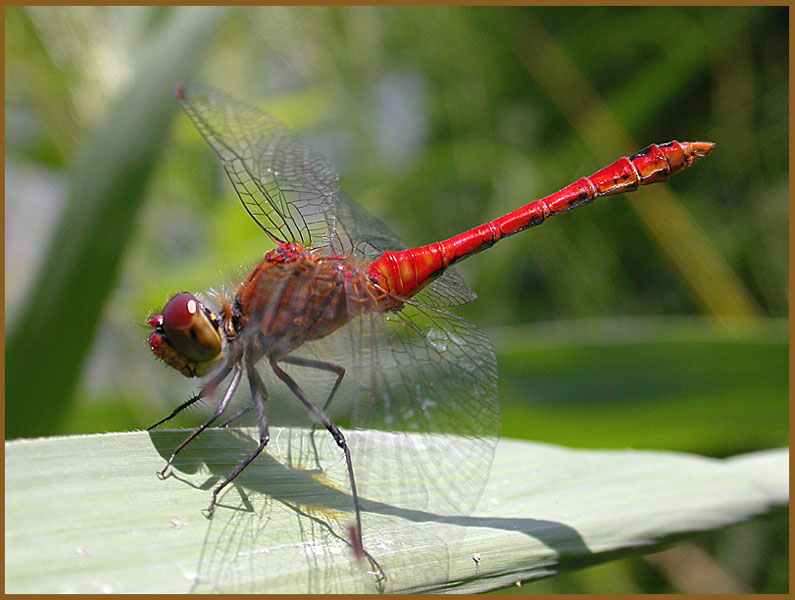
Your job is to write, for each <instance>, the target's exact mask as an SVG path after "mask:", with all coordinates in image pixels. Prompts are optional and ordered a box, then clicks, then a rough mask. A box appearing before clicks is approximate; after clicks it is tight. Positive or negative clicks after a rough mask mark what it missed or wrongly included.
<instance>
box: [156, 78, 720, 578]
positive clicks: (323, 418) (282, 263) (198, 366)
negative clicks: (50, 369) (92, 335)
mask: <svg viewBox="0 0 795 600" xmlns="http://www.w3.org/2000/svg"><path fill="white" fill-rule="evenodd" d="M174 95H175V97H176V100H177V102H178V103H179V105H180V106H181V107H182V109H183V110H184V111H185V113H186V114H187V116H188V117H189V119H190V120H191V121H192V122H193V124H194V125H195V126H196V128H197V129H198V130H199V132H200V133H201V135H202V136H203V137H204V138H205V139H206V141H207V142H208V143H209V144H210V146H212V148H213V149H214V150H215V152H216V153H217V154H218V156H219V157H220V159H221V163H222V165H223V168H224V170H225V171H226V174H227V175H228V177H229V179H230V181H231V183H232V186H233V187H234V189H235V191H236V192H237V195H238V196H239V197H240V200H241V202H242V205H243V208H244V209H245V210H246V211H247V212H248V214H249V215H250V216H251V218H252V219H253V220H254V221H255V222H256V224H257V225H258V226H259V227H260V228H261V229H262V231H263V232H264V234H265V236H266V237H267V238H269V240H270V242H271V243H272V244H274V245H275V248H273V249H271V250H269V251H267V252H266V253H265V254H264V258H262V259H261V260H260V261H259V262H258V263H257V264H256V265H255V266H254V267H253V269H252V270H251V272H250V273H249V274H248V275H247V276H246V277H245V279H244V280H243V282H242V283H241V284H240V285H239V287H238V288H237V290H236V292H235V293H234V295H225V294H220V293H215V294H213V295H212V297H211V299H210V300H202V299H200V298H199V297H197V296H196V295H194V294H192V293H189V292H180V293H178V294H176V295H174V296H173V297H172V298H171V299H170V300H168V302H167V303H166V304H165V306H164V307H163V309H162V311H158V314H155V315H154V316H151V317H150V318H149V325H150V326H151V328H152V329H153V330H152V331H151V332H150V334H149V339H148V341H149V347H150V350H151V351H152V352H153V353H154V355H155V356H156V357H158V358H159V359H161V360H162V361H163V362H164V363H165V364H166V365H168V366H170V367H172V368H174V369H176V370H177V371H179V372H180V373H181V374H182V375H184V376H185V377H189V378H191V377H208V378H209V379H207V381H206V382H205V383H204V384H203V386H202V387H201V388H200V390H199V391H198V393H196V394H194V395H193V396H191V397H190V398H189V399H188V400H187V401H185V402H184V403H182V404H181V405H180V406H178V407H177V408H176V409H174V410H173V411H172V412H171V413H170V414H169V415H168V416H167V417H165V418H164V419H161V420H160V421H158V422H157V423H155V424H154V425H152V426H151V427H150V428H149V429H150V430H151V429H154V428H155V427H158V426H159V425H161V424H163V423H165V422H167V421H169V420H170V419H172V418H173V417H175V416H176V415H177V414H179V413H180V412H182V411H183V410H185V409H186V408H188V407H189V406H191V405H192V404H194V403H196V402H199V401H200V400H202V399H211V400H214V401H217V404H216V407H215V409H214V411H213V414H212V416H211V417H210V418H209V419H207V420H206V422H204V423H203V424H202V425H201V426H200V427H198V428H197V429H195V430H194V431H193V432H192V433H191V434H190V435H189V436H187V438H186V439H185V440H184V441H183V442H182V443H180V444H179V445H178V446H177V447H176V449H175V450H174V451H173V453H172V455H171V457H170V458H169V460H168V461H167V463H166V466H165V467H164V468H163V470H162V471H160V476H161V477H164V476H165V475H166V473H167V472H168V469H169V468H170V467H171V466H172V464H173V462H174V459H175V458H176V456H177V455H178V454H179V453H180V451H182V450H183V449H184V448H185V447H186V446H187V445H188V444H189V443H190V442H191V441H193V440H194V439H195V438H196V437H197V436H198V435H200V434H201V433H202V432H203V431H205V430H206V429H207V428H208V427H211V426H213V425H215V424H218V423H219V421H220V425H219V426H227V425H229V424H231V423H233V422H235V421H237V420H238V419H241V418H242V417H243V416H244V415H247V414H249V413H251V412H252V411H253V413H254V415H255V417H256V423H257V431H258V434H259V435H258V440H257V445H256V448H254V449H253V450H252V451H251V452H250V454H249V455H248V456H246V457H245V459H244V460H242V462H241V463H240V464H239V465H238V466H237V467H236V468H234V469H233V470H232V471H231V473H229V475H228V476H227V477H226V478H225V479H224V480H223V481H222V482H221V483H220V485H218V486H217V487H216V488H215V489H214V490H213V492H212V500H211V502H210V505H209V508H208V512H209V513H212V511H213V509H214V508H215V506H216V505H217V503H218V497H219V494H220V493H221V492H222V491H223V490H224V489H225V488H226V487H227V486H228V485H229V484H230V483H231V482H232V481H234V479H235V478H236V477H237V476H238V475H239V474H240V473H241V472H242V471H243V470H244V469H245V468H246V467H247V466H248V465H250V464H251V462H252V461H254V460H255V459H256V458H257V456H258V455H259V454H260V453H261V452H262V451H263V450H264V449H265V447H266V446H267V445H268V442H269V441H270V429H269V425H271V424H272V421H273V419H274V418H278V417H279V414H280V413H281V411H282V410H285V411H286V410H287V409H286V408H284V409H279V410H276V409H275V406H272V405H271V400H272V398H271V396H272V394H273V393H274V392H275V390H276V388H279V387H280V389H281V391H280V393H282V394H286V397H288V398H290V399H291V400H292V402H293V405H294V406H302V407H303V409H302V410H303V411H305V415H306V423H307V425H308V426H309V427H311V432H312V434H314V433H315V431H316V430H320V429H321V428H322V429H325V430H326V431H327V432H328V434H330V437H329V436H325V435H324V437H325V439H326V440H327V442H326V443H327V444H328V447H327V448H325V449H321V451H319V452H318V451H317V448H316V449H315V450H316V456H322V455H324V454H325V453H327V452H334V453H336V455H337V459H336V461H337V462H335V463H334V465H336V471H334V468H332V467H333V465H332V463H329V468H328V470H327V471H324V475H326V476H328V478H329V480H331V481H335V483H336V485H338V486H340V487H343V488H344V489H346V490H348V493H349V495H350V498H351V505H352V511H353V524H352V525H350V527H349V528H348V533H347V535H346V536H344V539H346V541H347V543H348V545H349V546H350V547H351V549H352V550H353V552H354V554H355V557H356V559H357V561H358V560H360V559H361V557H362V556H364V557H366V558H367V559H368V560H369V561H370V563H371V564H372V565H373V567H374V568H375V571H374V572H373V573H374V574H377V576H378V578H379V579H385V578H386V575H385V573H384V571H383V569H382V568H381V566H380V565H379V564H378V562H377V561H376V560H375V559H374V557H373V556H372V555H371V554H370V552H369V551H368V550H367V548H366V547H365V544H364V543H363V536H362V510H361V500H360V498H363V497H365V498H369V497H373V496H375V497H378V498H379V500H383V499H388V500H389V501H391V502H393V503H394V504H395V505H397V506H406V507H409V508H415V509H416V508H428V507H444V508H445V509H447V510H453V511H456V512H457V513H459V514H460V513H462V512H463V513H468V512H469V511H471V510H472V509H473V508H474V504H475V503H476V502H477V500H478V498H479V496H480V494H481V492H482V490H483V488H484V487H485V483H486V480H487V478H488V473H489V470H490V466H491V461H492V458H493V455H494V448H495V445H496V443H497V439H498V437H499V431H500V424H501V421H500V411H499V406H498V403H497V364H496V358H495V354H494V350H493V347H492V345H491V343H490V342H489V339H488V337H487V336H486V335H485V334H484V333H483V331H481V330H480V329H479V328H478V327H476V326H474V325H472V324H470V323H468V322H467V321H465V320H463V319H461V318H460V317H458V316H456V315H455V314H454V313H452V312H450V309H451V308H452V307H455V306H458V305H461V304H464V303H466V302H469V301H471V300H474V299H475V297H476V295H475V294H474V292H472V291H471V290H470V289H469V288H468V287H467V286H466V284H465V283H464V281H463V280H462V278H461V277H460V276H459V275H458V274H457V273H456V272H455V271H454V270H453V269H452V268H451V267H452V266H453V265H454V264H456V263H458V262H459V261H461V260H463V259H465V258H468V257H470V256H472V255H474V254H477V253H479V252H481V251H483V250H485V249H487V248H489V247H491V246H493V245H494V244H495V243H497V242H498V241H499V240H501V239H502V238H505V237H508V236H510V235H513V234H515V233H518V232H520V231H524V230H525V229H529V228H530V227H534V226H536V225H540V224H541V223H543V222H544V221H546V220H547V219H548V218H550V217H551V216H553V215H557V214H559V213H563V212H566V211H569V210H572V209H574V208H577V207H580V206H584V205H587V204H590V203H591V202H593V201H594V200H596V199H597V198H600V197H602V196H608V195H613V194H619V193H624V192H630V191H634V190H636V189H637V188H638V187H639V186H641V185H646V184H651V183H656V182H662V181H666V180H667V179H668V178H669V176H671V175H673V174H675V173H678V172H679V171H681V170H682V169H684V168H685V167H688V166H690V165H692V164H693V163H694V162H695V161H696V160H698V159H700V158H702V157H704V156H706V155H707V154H709V153H710V151H711V150H712V148H713V146H714V144H713V143H711V142H678V141H671V142H668V143H664V144H652V145H650V146H648V147H647V148H645V149H644V150H642V151H640V152H638V153H637V154H635V155H633V156H630V157H624V158H621V159H619V160H617V161H616V162H614V163H613V164H611V165H609V166H607V167H604V168H603V169H601V170H599V171H597V172H596V173H594V174H593V175H591V176H589V177H583V178H581V179H579V180H578V181H575V182H574V183H572V184H570V185H568V186H566V187H564V188H563V189H561V190H559V191H558V192H555V193H554V194H551V195H549V196H547V197H545V198H542V199H540V200H536V201H534V202H530V203H529V204H527V205H525V206H522V207H521V208H518V209H517V210H515V211H513V212H511V213H509V214H507V215H505V216H502V217H500V218H497V219H495V220H493V221H490V222H488V223H485V224H483V225H480V226H478V227H475V228H473V229H470V230H469V231H466V232H464V233H461V234H459V235H455V236H453V237H451V238H449V239H447V240H444V241H440V242H435V243H432V244H429V245H425V246H420V247H409V246H407V245H406V244H404V243H403V242H402V241H401V240H400V239H399V238H398V237H397V236H395V235H394V234H393V233H391V232H390V230H389V229H388V228H387V227H385V226H384V225H383V224H382V223H381V222H380V221H378V220H377V219H374V218H372V217H370V216H369V215H367V214H366V213H365V212H364V211H363V210H362V209H361V208H359V207H358V205H356V204H355V203H354V202H352V201H351V200H349V199H348V198H347V197H345V196H344V195H343V194H342V193H341V191H340V186H339V178H338V175H337V172H336V171H335V169H334V167H333V166H332V165H331V163H330V162H329V161H328V160H327V159H326V158H325V157H324V156H323V155H321V154H320V153H318V152H316V151H315V150H314V149H312V148H311V147H310V145H309V144H307V143H305V142H304V141H302V140H301V139H299V138H298V137H297V136H296V135H294V134H293V133H292V132H290V131H289V130H288V129H287V128H285V127H283V126H282V125H280V124H279V123H278V122H277V121H276V120H275V119H274V118H273V117H271V116H270V115H268V114H267V113H265V112H264V111H262V110H260V109H259V108H257V107H255V106H253V105H251V104H248V103H246V102H243V101H241V100H237V99H235V98H233V97H231V96H229V95H227V94H226V93H224V92H221V91H219V90H216V89H213V88H211V87H208V86H206V85H203V84H198V83H185V84H182V85H179V86H177V87H176V88H175V91H174ZM213 304H215V306H213ZM266 375H267V377H266ZM244 378H245V379H246V381H247V386H248V391H249V392H250V394H249V396H250V397H249V398H247V400H246V401H245V402H244V404H245V406H244V407H243V409H242V410H240V411H238V412H237V413H235V414H233V415H232V416H231V417H229V418H226V420H223V416H224V414H225V413H226V411H227V409H228V407H229V406H230V403H231V401H232V398H233V397H234V396H235V394H236V393H237V392H238V389H239V388H241V385H242V384H243V381H244ZM266 378H268V379H270V380H271V383H270V384H266V383H265V379H266ZM322 382H325V383H322ZM324 386H325V387H324ZM243 387H244V388H245V385H243ZM335 414H342V415H343V416H342V418H343V419H344V420H345V422H346V423H348V424H349V425H348V426H347V427H346V428H343V427H341V426H338V424H337V423H339V422H341V421H340V420H339V419H338V418H336V417H335ZM343 429H345V431H343ZM313 439H314V438H313ZM328 440H331V441H328ZM332 442H333V443H332ZM340 457H341V458H340ZM318 460H320V459H318ZM340 463H341V464H340ZM333 473H337V476H336V479H334V477H335V476H334V475H333ZM385 482H386V483H385ZM384 497H385V498H384Z"/></svg>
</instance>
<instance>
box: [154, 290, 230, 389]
mask: <svg viewBox="0 0 795 600" xmlns="http://www.w3.org/2000/svg"><path fill="white" fill-rule="evenodd" d="M149 325H150V326H151V327H154V331H153V332H152V333H151V334H149V348H150V350H151V351H152V353H153V354H154V355H155V356H157V357H158V358H159V359H161V360H162V361H163V362H164V363H166V364H167V365H168V366H169V367H172V368H174V369H176V370H177V371H179V372H180V373H182V374H183V375H184V376H185V377H202V376H204V375H206V374H207V373H208V372H209V371H210V370H211V369H212V368H213V367H214V366H215V364H216V363H217V362H218V361H219V360H221V358H222V357H223V352H222V350H223V336H222V334H221V325H220V322H219V320H218V317H216V315H215V314H214V313H213V312H212V311H211V310H210V309H209V308H207V307H206V306H205V305H204V304H202V302H201V301H199V299H198V298H196V297H195V296H194V295H193V294H190V293H188V292H181V293H179V294H177V295H175V296H174V297H173V298H171V300H169V301H168V302H166V305H165V306H164V307H163V311H162V314H159V315H155V316H153V317H151V318H150V319H149Z"/></svg>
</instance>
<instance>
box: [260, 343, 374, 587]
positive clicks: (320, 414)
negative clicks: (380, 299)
mask: <svg viewBox="0 0 795 600" xmlns="http://www.w3.org/2000/svg"><path fill="white" fill-rule="evenodd" d="M278 360H281V361H282V362H288V363H291V364H294V365H299V364H302V366H310V365H309V364H308V363H317V362H319V361H310V360H308V359H300V358H299V359H296V358H292V360H287V357H286V358H282V359H277V358H276V357H271V359H270V365H271V368H272V369H273V372H274V373H275V374H276V376H277V377H278V378H279V379H281V380H282V381H283V382H284V383H285V384H287V387H288V388H290V391H291V392H292V393H293V394H294V395H295V396H296V397H297V398H298V399H299V400H300V401H301V402H302V403H303V404H304V406H305V407H306V408H307V410H309V412H310V413H312V416H313V417H314V418H315V420H316V421H317V422H319V423H320V424H321V425H323V426H324V427H325V428H326V429H328V431H329V433H330V434H331V437H333V438H334V441H335V442H336V443H337V446H339V447H340V448H341V449H342V452H343V453H344V454H345V463H346V465H347V467H348V479H349V480H350V483H351V496H352V497H353V509H354V513H355V515H356V517H355V518H356V524H355V531H352V535H353V539H352V547H353V548H354V553H356V552H358V551H359V549H360V550H361V553H362V554H364V555H365V556H366V557H367V558H368V560H369V561H370V563H371V564H372V565H373V566H374V567H375V568H376V569H378V572H379V577H378V579H379V580H384V579H386V574H385V573H384V570H383V569H382V568H381V565H379V564H378V561H376V560H375V559H374V558H373V557H372V555H370V553H369V552H367V551H366V550H364V544H363V542H362V516H361V510H360V508H359V495H358V494H357V492H356V478H355V477H354V475H353V461H351V451H350V449H349V448H348V443H347V442H346V441H345V436H344V435H342V432H341V431H340V430H339V428H338V427H337V426H336V425H335V424H334V423H332V422H331V419H329V418H328V416H327V415H326V412H325V411H324V410H323V409H321V408H319V407H318V406H317V405H315V403H314V402H312V401H311V400H310V399H309V397H308V396H307V395H306V393H304V391H303V390H302V389H301V388H300V387H299V386H298V384H297V383H296V382H295V380H293V378H292V377H290V376H289V375H288V374H287V373H285V372H284V370H282V368H281V367H279V365H278V364H277V361H278ZM296 361H299V362H296ZM321 364H323V365H324V367H319V366H317V367H316V368H321V369H324V370H330V371H334V369H332V368H330V367H336V365H331V364H330V363H321ZM312 366H315V365H312ZM340 369H342V367H340ZM334 372H337V373H338V375H339V376H338V377H337V383H336V384H335V386H334V389H333V390H332V393H331V394H330V397H329V399H328V400H326V404H325V406H328V403H329V402H330V401H331V396H333V394H334V392H335V391H336V389H337V387H339V382H340V381H341V380H342V375H344V374H345V371H344V369H342V374H341V375H340V374H339V372H338V371H334Z"/></svg>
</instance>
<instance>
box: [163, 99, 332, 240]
mask: <svg viewBox="0 0 795 600" xmlns="http://www.w3.org/2000/svg"><path fill="white" fill-rule="evenodd" d="M175 95H176V97H177V101H178V102H179V104H180V106H181V107H182V108H183V109H184V110H185V112H186V113H187V115H188V117H190V119H191V121H193V123H194V125H196V127H197V129H198V130H199V131H200V132H201V134H202V135H203V136H204V138H205V139H206V140H207V141H208V142H209V143H210V145H211V146H212V147H213V149H214V150H215V151H216V152H217V153H218V155H219V156H220V157H221V162H222V164H223V166H224V169H226V172H227V174H228V175H229V179H230V180H231V181H232V185H233V186H234V187H235V190H236V191H237V193H238V196H240V200H241V201H242V202H243V206H244V207H245V209H246V210H247V211H248V213H249V214H250V215H251V217H252V218H253V219H254V220H255V221H256V222H257V223H258V224H259V226H260V227H262V229H263V230H265V232H266V233H268V235H270V236H271V237H272V238H274V239H276V240H278V241H283V242H296V243H298V244H301V245H302V246H305V247H319V246H325V245H334V244H335V242H336V240H335V232H336V230H337V222H336V218H337V207H338V206H339V201H340V200H339V195H340V190H339V183H338V176H337V173H336V171H335V170H334V167H333V166H332V165H331V163H329V162H328V161H327V160H326V159H325V158H324V157H323V156H322V155H321V154H319V153H318V152H315V151H314V150H313V149H312V148H310V147H309V146H307V145H305V144H304V143H303V142H301V141H300V140H299V139H298V138H297V137H296V136H295V135H294V134H293V133H292V132H290V131H289V130H288V129H286V128H285V127H283V126H281V125H280V124H279V123H278V122H276V120H275V119H274V118H273V117H271V116H270V115H268V114H266V113H264V112H263V111H261V110H260V109H258V108H256V107H255V106H252V105H251V104H248V103H246V102H242V101H240V100H237V99H235V98H232V97H231V96H228V95H227V94H225V93H223V92H220V91H218V90H215V89H213V88H210V87H208V86H204V85H201V84H198V83H185V84H183V85H181V86H179V87H177V89H176V91H175Z"/></svg>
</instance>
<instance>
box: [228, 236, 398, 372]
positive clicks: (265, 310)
mask: <svg viewBox="0 0 795 600" xmlns="http://www.w3.org/2000/svg"><path fill="white" fill-rule="evenodd" d="M381 296H382V294H379V292H378V291H377V290H376V289H375V288H374V286H373V283H372V281H371V279H370V277H369V276H368V274H367V268H366V266H363V265H362V264H361V263H359V262H358V261H356V260H355V259H352V258H350V257H345V256H322V255H318V254H316V253H315V252H313V251H311V250H304V249H303V248H301V247H300V246H298V245H296V244H281V245H280V246H279V247H278V248H276V249H275V250H272V251H271V252H269V253H268V254H267V255H266V256H265V259H264V260H262V262H260V263H259V264H258V265H257V266H255V267H254V269H253V270H252V271H251V273H250V274H249V275H248V277H246V279H245V280H244V281H243V283H242V284H241V286H240V288H239V289H238V291H237V294H236V295H235V308H236V310H238V311H239V312H240V315H241V318H240V324H239V329H240V330H242V329H245V328H249V327H252V328H253V327H256V328H257V336H258V337H259V342H260V344H261V345H262V347H263V348H264V350H265V353H266V354H268V355H269V356H276V357H280V356H284V355H286V354H288V353H289V352H291V351H292V350H294V349H295V348H297V347H298V346H300V345H301V344H303V343H304V342H307V341H312V340H317V339H321V338H323V337H325V336H327V335H329V334H330V333H332V332H334V331H335V330H337V329H338V328H339V327H341V326H343V325H345V324H346V323H348V322H349V321H351V320H352V319H353V318H355V317H357V316H358V315H360V314H362V313H364V312H368V311H377V312H380V311H382V310H384V308H385V306H384V305H383V302H382V301H380V300H379V298H381ZM238 333H240V331H239V332H238Z"/></svg>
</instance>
